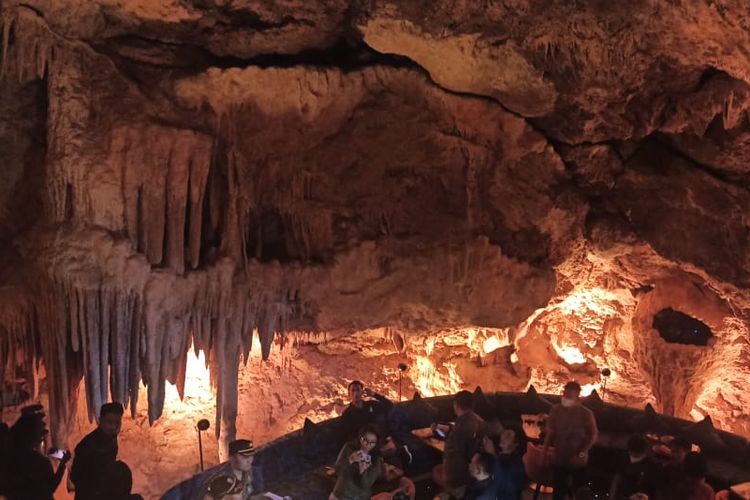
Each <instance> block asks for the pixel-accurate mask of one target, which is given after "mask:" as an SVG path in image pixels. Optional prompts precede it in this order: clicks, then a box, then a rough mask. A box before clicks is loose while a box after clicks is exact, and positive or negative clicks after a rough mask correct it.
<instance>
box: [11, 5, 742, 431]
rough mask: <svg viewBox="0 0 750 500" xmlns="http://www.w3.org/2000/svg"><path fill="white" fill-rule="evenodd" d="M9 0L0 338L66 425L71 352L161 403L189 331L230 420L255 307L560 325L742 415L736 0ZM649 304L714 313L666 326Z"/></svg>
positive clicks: (377, 323)
mask: <svg viewBox="0 0 750 500" xmlns="http://www.w3.org/2000/svg"><path fill="white" fill-rule="evenodd" d="M0 13H1V17H0V50H1V52H0V55H1V57H2V59H1V60H0V64H1V66H0V75H1V76H0V256H1V259H0V334H2V335H3V337H2V338H0V347H2V349H0V354H2V356H3V358H4V360H8V362H7V363H6V365H11V364H13V363H16V359H15V357H14V356H13V354H12V353H13V352H14V349H16V347H18V346H22V347H23V348H24V349H25V350H26V351H27V352H33V353H34V356H38V358H39V359H43V360H44V365H45V371H46V375H47V379H48V383H49V386H50V392H51V393H55V394H56V396H54V400H53V401H51V406H52V408H51V412H52V416H53V418H55V419H56V422H57V424H56V428H58V431H59V432H63V431H61V430H60V429H64V428H65V419H66V411H65V408H67V407H68V406H69V404H70V401H69V399H70V397H72V396H71V394H72V393H71V391H72V389H71V388H72V387H73V386H74V385H75V384H76V383H77V382H78V381H79V380H80V379H81V377H82V376H85V380H86V388H87V396H86V397H87V399H88V403H89V405H90V408H96V407H97V406H98V404H99V403H100V402H101V401H103V400H105V399H107V395H108V390H110V389H111V390H112V396H113V397H115V398H117V399H120V400H122V401H128V400H130V401H131V402H132V399H133V398H135V397H136V396H137V383H138V380H139V379H140V378H142V379H143V380H144V382H146V384H147V385H148V387H149V394H148V399H149V401H148V402H149V405H150V417H151V418H152V419H155V418H158V416H159V415H160V413H161V406H162V405H163V400H164V394H163V381H164V380H165V379H167V380H170V381H174V382H176V383H177V385H178V387H179V386H180V381H181V380H182V381H183V383H184V369H183V368H182V367H184V356H185V352H186V351H187V348H188V346H189V345H190V343H191V342H195V345H196V347H198V348H204V349H206V350H210V352H211V353H212V354H211V359H212V360H214V361H213V362H212V372H213V374H214V375H215V376H216V380H217V384H218V386H219V388H220V391H219V392H220V394H221V395H222V396H220V401H219V404H218V407H219V408H220V410H219V413H220V415H219V417H220V418H224V419H225V420H226V419H229V420H231V419H232V418H233V417H231V416H229V417H227V416H226V415H225V416H224V417H222V416H221V413H222V411H223V412H224V413H225V414H226V413H227V412H228V413H229V414H231V412H232V400H233V398H234V399H235V403H234V404H235V405H236V387H235V388H234V393H235V394H234V396H233V389H232V384H233V382H232V380H233V379H234V380H235V381H236V378H237V375H236V371H237V370H236V364H237V363H236V362H237V360H238V359H240V357H241V356H243V355H246V353H247V352H248V350H250V349H251V348H252V349H257V348H258V346H257V344H256V346H255V347H253V346H252V343H253V336H252V335H253V334H252V332H253V330H257V332H258V339H256V341H255V342H257V340H260V348H261V349H262V351H263V353H264V354H265V355H267V353H268V350H269V349H270V348H271V343H272V340H273V339H274V337H275V336H277V337H278V336H282V335H284V334H285V333H287V332H329V333H332V334H345V333H350V332H355V331H362V330H367V329H371V328H381V327H389V328H396V329H399V330H402V331H404V332H407V333H409V332H411V333H415V334H416V333H420V332H421V333H425V332H429V331H430V330H431V329H442V328H464V327H485V328H500V329H510V332H511V336H512V337H513V336H516V337H514V338H512V339H511V340H512V341H513V342H514V344H515V346H516V347H517V348H518V350H519V351H518V355H519V358H520V362H521V363H524V362H525V363H526V364H527V365H529V366H531V365H533V364H534V363H537V362H538V363H542V364H543V363H545V360H544V359H541V358H543V357H544V356H542V357H541V358H540V359H538V360H536V358H537V357H539V356H538V353H535V351H534V349H535V347H534V346H535V345H538V344H540V343H544V342H549V340H550V338H552V340H553V341H554V342H556V343H558V344H560V343H567V344H571V343H572V344H575V343H578V344H580V345H579V348H580V349H581V350H583V351H586V350H587V349H588V350H590V351H591V352H596V353H598V354H597V355H600V356H603V355H604V354H603V353H606V354H607V356H609V357H610V358H611V359H612V360H613V361H610V363H613V364H617V363H619V364H620V365H622V366H623V367H625V368H623V369H622V371H623V373H630V372H632V373H638V377H640V378H639V379H638V380H642V381H643V383H644V384H646V385H647V389H642V388H641V389H638V388H637V387H635V385H633V390H634V391H636V392H638V391H640V392H638V394H639V397H641V396H644V397H655V398H656V401H657V403H659V402H661V409H663V410H664V411H667V412H670V413H674V414H679V415H680V416H685V415H686V414H687V413H688V412H689V411H690V410H691V409H692V408H693V407H694V405H695V404H697V403H698V402H701V401H703V403H704V406H705V407H708V408H710V409H712V410H713V411H723V412H724V413H723V415H724V416H725V420H724V423H725V424H726V425H727V426H728V427H730V428H734V429H740V430H743V432H744V431H747V432H750V427H747V426H748V424H747V421H746V420H745V421H742V422H744V423H742V422H741V421H740V420H741V419H742V418H744V417H742V416H741V415H739V414H736V411H737V410H738V409H742V407H743V405H745V404H746V403H747V402H746V401H744V400H743V399H742V398H743V397H745V396H744V395H743V394H744V393H747V392H748V389H749V388H750V387H748V386H747V380H748V375H750V346H749V345H748V335H747V319H748V306H750V295H749V294H748V291H747V287H748V285H749V284H750V263H748V256H749V254H748V244H750V241H749V238H750V224H749V223H748V218H747V214H748V208H750V193H749V192H748V183H749V182H750V163H748V159H750V121H749V120H748V108H749V107H750V87H749V86H748V84H749V83H750V16H749V15H748V12H747V7H746V4H745V3H744V2H742V1H739V0H737V1H730V0H725V1H710V2H709V1H705V0H683V1H666V0H665V1H637V2H614V3H612V2H602V1H597V0H583V1H581V0H579V1H577V2H570V1H548V0H507V1H502V2H501V1H497V2H495V1H482V2H477V1H469V0H464V1H460V0H455V1H448V0H440V1H433V0H431V1H406V0H404V1H395V0H390V1H343V0H341V1H326V2H314V1H304V2H303V1H299V0H288V1H260V0H256V1H252V0H248V1H241V0H235V1H229V0H205V1H199V0H192V1H188V0H183V1H167V0H165V1H152V0H128V1H121V0H118V1H114V0H96V1H86V2H81V1H77V0H27V1H25V2H23V3H18V2H15V1H12V0H2V2H0ZM590 290H595V291H598V292H597V293H599V295H596V294H595V295H592V296H591V297H589V299H587V300H588V302H585V301H584V302H585V304H584V305H583V306H581V307H579V308H578V309H577V310H576V311H577V312H576V311H573V312H571V310H569V309H566V307H567V306H566V304H570V303H571V301H575V300H578V298H580V297H583V296H586V294H587V293H589V292H588V291H590ZM571 297H572V298H571ZM592 297H593V298H592ZM581 300H583V299H581ZM597 304H598V305H597ZM587 307H588V309H587ZM667 308H673V309H674V310H676V311H680V312H682V313H684V314H687V315H690V316H692V317H695V318H697V319H698V320H700V321H702V322H703V323H704V324H706V325H707V326H708V327H710V328H711V330H712V332H713V334H714V337H715V339H714V340H713V341H711V342H709V344H710V345H709V346H708V347H705V348H703V347H700V348H699V347H694V346H693V347H686V346H677V347H671V346H666V344H665V343H664V341H663V340H662V339H661V338H659V337H658V334H657V333H656V332H655V331H654V330H653V328H652V324H651V319H652V318H653V316H654V315H655V314H657V313H658V312H659V311H661V310H664V309H667ZM582 311H583V312H582ZM587 311H588V312H587ZM579 313H580V314H579ZM584 313H587V314H588V313H590V314H589V316H591V315H593V316H595V317H596V318H598V319H596V318H595V319H594V320H593V323H591V322H589V323H587V321H589V320H588V319H586V317H584V316H586V315H585V314H584ZM597 314H598V316H597ZM555 318H557V319H555ZM589 319H590V318H589ZM566 322H567V323H566ZM564 324H567V325H568V326H567V327H565V326H564ZM561 325H563V326H561ZM592 332H593V333H592ZM597 332H598V333H597ZM597 336H598V337H597ZM558 337H559V338H558ZM582 339H583V340H582ZM525 345H526V346H527V347H526V348H525V349H527V350H528V356H526V358H525V361H524V346H525ZM665 349H666V350H665ZM669 349H674V351H670V350H669ZM691 349H692V350H691ZM696 349H698V350H696ZM701 349H702V350H701ZM659 350H661V352H656V353H655V352H654V351H659ZM665 353H666V354H665ZM670 363H672V365H679V366H681V367H682V368H681V370H682V371H678V372H679V373H677V372H675V374H671V375H673V376H668V375H669V374H668V373H667V372H669V371H670V369H671V368H670V367H671V366H672V365H670ZM21 364H23V365H24V366H26V368H30V365H31V364H32V362H31V361H29V360H26V361H24V362H23V363H21ZM107 364H109V365H110V367H111V370H110V371H109V372H108V369H107ZM233 364H234V365H235V367H234V368H233V367H232V365H233ZM634 376H635V375H634ZM686 379H694V380H699V381H701V382H700V383H696V384H694V385H693V386H690V384H689V383H686V381H685V380H686ZM134 384H135V387H136V389H134ZM686 384H687V385H686ZM160 385H161V386H162V389H160V388H159V386H160ZM234 385H235V386H236V382H235V383H234ZM688 386H690V387H688ZM716 388H722V390H723V391H724V392H723V393H722V392H721V391H718V392H717V391H715V390H714V389H716ZM711 391H712V392H713V396H712V397H714V399H710V398H709V396H707V394H708V393H709V392H711ZM675 394H679V397H678V398H676V399H675V397H674V395H675ZM717 394H718V396H717ZM222 398H223V400H221V399H222ZM707 398H708V399H707ZM717 398H718V399H717ZM745 408H747V406H745ZM738 419H739V420H738ZM738 422H739V423H738ZM226 425H230V424H226ZM230 426H231V425H230ZM743 426H745V427H743Z"/></svg>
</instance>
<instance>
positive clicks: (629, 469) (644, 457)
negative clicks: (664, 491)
mask: <svg viewBox="0 0 750 500" xmlns="http://www.w3.org/2000/svg"><path fill="white" fill-rule="evenodd" d="M658 478H659V466H658V465H657V464H656V463H655V462H654V461H653V460H652V459H651V457H649V456H648V442H647V441H646V438H644V437H643V436H641V435H633V436H630V438H629V439H628V457H627V459H626V460H625V461H624V463H622V464H621V465H620V467H619V468H618V470H617V473H616V474H615V478H614V479H613V480H612V486H611V488H610V491H609V497H610V498H612V499H613V500H629V499H630V497H632V496H633V495H635V494H636V493H644V494H646V495H647V496H648V497H649V498H652V497H653V496H654V495H655V494H656V491H657V489H658V488H657V486H658V483H657V481H658Z"/></svg>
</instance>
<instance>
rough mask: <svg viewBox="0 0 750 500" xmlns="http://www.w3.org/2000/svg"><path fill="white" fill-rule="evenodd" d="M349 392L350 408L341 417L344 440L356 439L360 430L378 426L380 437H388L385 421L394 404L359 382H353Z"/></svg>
mask: <svg viewBox="0 0 750 500" xmlns="http://www.w3.org/2000/svg"><path fill="white" fill-rule="evenodd" d="M348 390H349V406H347V407H346V410H344V413H343V414H342V415H341V420H342V422H343V426H344V436H342V437H343V440H344V441H349V440H352V439H354V438H356V437H357V435H358V434H359V430H360V429H362V428H363V427H365V426H367V425H374V426H376V427H377V429H378V432H379V433H380V435H381V436H386V435H387V434H388V432H387V429H386V428H385V419H386V416H387V415H388V413H389V412H390V411H391V408H393V403H391V402H390V401H389V400H388V398H386V397H385V396H381V395H380V394H378V393H377V392H374V391H371V390H370V389H367V388H365V386H364V384H363V383H362V382H360V381H359V380H354V381H352V382H351V383H350V384H349V387H348ZM364 398H369V399H364Z"/></svg>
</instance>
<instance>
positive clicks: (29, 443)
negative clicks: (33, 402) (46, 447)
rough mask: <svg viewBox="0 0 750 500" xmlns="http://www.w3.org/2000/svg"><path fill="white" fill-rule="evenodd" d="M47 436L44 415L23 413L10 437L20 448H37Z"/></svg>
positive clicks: (12, 429)
mask: <svg viewBox="0 0 750 500" xmlns="http://www.w3.org/2000/svg"><path fill="white" fill-rule="evenodd" d="M46 434H47V428H46V426H45V424H44V414H41V415H37V414H32V413H24V412H22V413H21V416H20V417H19V418H18V420H16V423H15V424H13V426H12V427H11V428H10V436H11V439H12V442H13V444H14V445H15V446H18V447H19V448H25V449H26V448H36V447H37V446H39V443H41V442H42V440H43V439H44V436H45V435H46Z"/></svg>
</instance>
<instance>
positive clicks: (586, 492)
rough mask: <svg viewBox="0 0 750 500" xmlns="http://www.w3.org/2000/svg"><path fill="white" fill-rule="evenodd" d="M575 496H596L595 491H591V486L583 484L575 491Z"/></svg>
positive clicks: (584, 498) (586, 498) (581, 498)
mask: <svg viewBox="0 0 750 500" xmlns="http://www.w3.org/2000/svg"><path fill="white" fill-rule="evenodd" d="M573 498H574V499H575V500H592V499H593V498H594V492H593V491H591V488H587V487H585V486H582V487H580V488H578V489H577V490H576V491H575V492H574V493H573Z"/></svg>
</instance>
